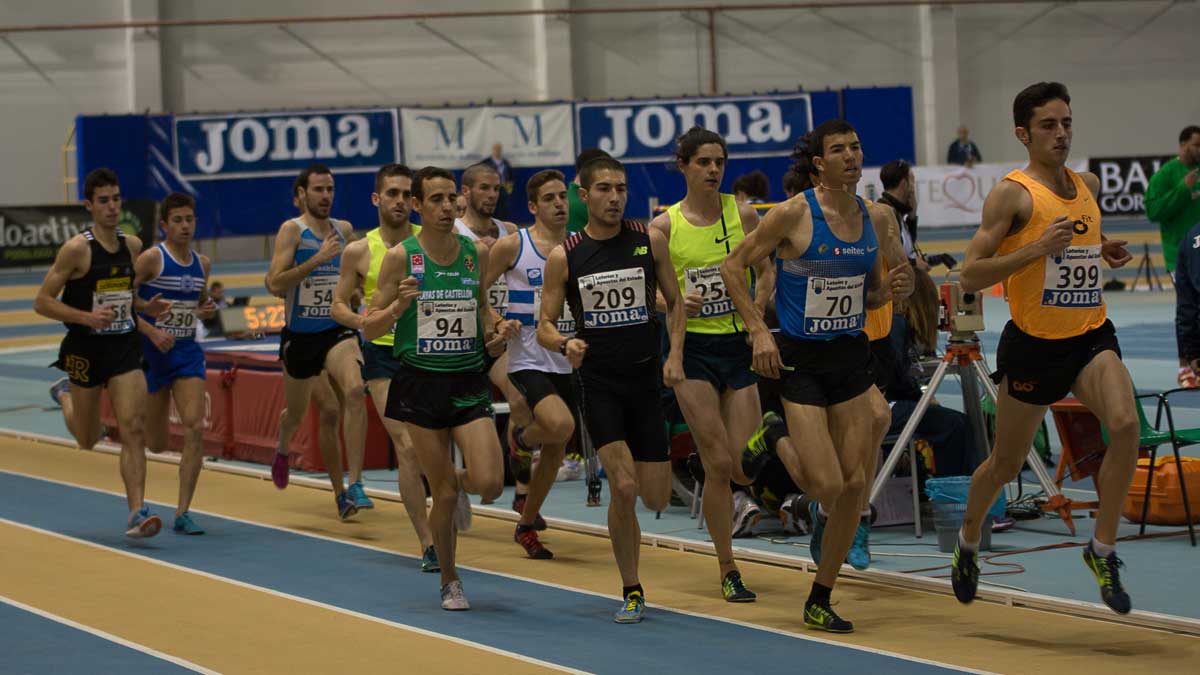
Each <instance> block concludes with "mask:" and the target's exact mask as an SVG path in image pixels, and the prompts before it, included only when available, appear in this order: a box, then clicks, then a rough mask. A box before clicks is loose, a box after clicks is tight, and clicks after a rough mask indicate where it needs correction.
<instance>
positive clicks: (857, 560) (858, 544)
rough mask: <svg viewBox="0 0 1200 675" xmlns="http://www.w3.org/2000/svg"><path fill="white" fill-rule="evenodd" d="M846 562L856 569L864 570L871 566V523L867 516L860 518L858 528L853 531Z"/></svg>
mask: <svg viewBox="0 0 1200 675" xmlns="http://www.w3.org/2000/svg"><path fill="white" fill-rule="evenodd" d="M846 562H848V563H850V566H851V567H853V568H854V569H856V570H865V569H867V568H868V567H870V566H871V523H870V520H869V519H867V518H860V519H859V521H858V529H857V530H855V532H854V541H853V542H852V543H851V544H850V551H849V552H848V553H847V554H846Z"/></svg>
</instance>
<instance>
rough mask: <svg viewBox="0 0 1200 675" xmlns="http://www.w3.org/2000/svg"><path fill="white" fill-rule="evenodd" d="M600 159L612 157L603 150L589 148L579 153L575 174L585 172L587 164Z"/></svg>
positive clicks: (576, 159)
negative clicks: (584, 168)
mask: <svg viewBox="0 0 1200 675" xmlns="http://www.w3.org/2000/svg"><path fill="white" fill-rule="evenodd" d="M600 157H612V155H610V154H608V153H607V152H605V151H603V150H601V149H600V148H587V149H586V150H584V151H583V152H581V153H579V156H577V157H576V158H575V173H579V172H580V171H583V167H584V165H585V164H587V163H588V162H590V161H592V160H593V159H598V158H600Z"/></svg>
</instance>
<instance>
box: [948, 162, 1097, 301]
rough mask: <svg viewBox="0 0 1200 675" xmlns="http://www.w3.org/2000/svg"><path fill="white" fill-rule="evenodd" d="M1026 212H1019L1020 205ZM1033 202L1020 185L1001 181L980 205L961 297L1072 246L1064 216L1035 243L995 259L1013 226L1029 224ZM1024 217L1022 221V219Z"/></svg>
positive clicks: (1071, 233)
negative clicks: (981, 205)
mask: <svg viewBox="0 0 1200 675" xmlns="http://www.w3.org/2000/svg"><path fill="white" fill-rule="evenodd" d="M1023 203H1024V205H1025V206H1026V207H1027V208H1024V209H1023V208H1022V205H1023ZM1031 210H1032V201H1031V200H1030V198H1029V193H1028V192H1026V191H1025V188H1024V187H1022V186H1021V185H1019V184H1017V183H1014V182H1013V181H1010V180H1005V181H1000V183H999V184H998V185H996V187H994V188H992V191H991V192H990V193H989V194H988V196H987V199H986V200H984V202H983V221H982V222H981V223H980V224H979V229H978V230H976V231H975V235H974V236H973V237H971V242H970V243H969V244H967V259H966V260H965V261H964V262H963V267H962V272H961V273H960V274H959V279H958V280H959V283H960V284H961V285H962V290H963V292H964V293H975V292H978V291H980V290H983V289H985V288H987V287H989V286H992V285H995V284H998V283H1000V282H1001V281H1004V280H1005V279H1007V278H1008V277H1009V275H1011V274H1013V273H1014V272H1016V271H1017V270H1019V269H1021V268H1022V267H1024V266H1026V265H1028V264H1029V263H1031V262H1033V261H1035V260H1037V259H1039V258H1042V257H1045V256H1047V255H1050V254H1051V253H1057V252H1058V251H1061V250H1063V249H1064V248H1066V247H1067V246H1068V245H1069V244H1070V243H1071V237H1072V236H1073V234H1074V233H1073V231H1072V228H1073V227H1074V226H1073V224H1072V222H1071V220H1070V219H1069V218H1067V217H1066V216H1063V217H1061V218H1059V219H1058V220H1056V221H1054V222H1053V223H1051V224H1050V225H1049V226H1047V227H1046V231H1045V232H1043V233H1042V236H1041V237H1040V238H1039V239H1038V240H1037V241H1033V242H1030V243H1028V244H1026V245H1025V246H1022V247H1021V248H1019V249H1017V250H1015V251H1013V252H1012V253H1009V254H1007V255H1000V256H998V255H996V251H997V250H999V249H1000V244H1001V243H1002V242H1003V241H1004V238H1005V237H1007V236H1008V234H1009V232H1010V231H1012V229H1013V226H1014V225H1018V224H1019V225H1021V226H1022V227H1023V226H1024V224H1025V223H1026V222H1027V221H1028V220H1029V215H1028V213H1022V211H1026V212H1031ZM1022 216H1023V217H1022Z"/></svg>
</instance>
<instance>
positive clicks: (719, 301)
mask: <svg viewBox="0 0 1200 675" xmlns="http://www.w3.org/2000/svg"><path fill="white" fill-rule="evenodd" d="M683 292H684V294H685V295H687V294H690V293H696V294H697V295H699V296H700V297H702V298H704V304H703V305H702V306H701V307H700V316H701V317H710V316H721V315H723V314H732V313H733V300H731V299H730V298H729V293H728V291H726V290H725V281H724V280H723V279H721V269H720V268H719V267H690V268H688V269H685V270H684V271H683Z"/></svg>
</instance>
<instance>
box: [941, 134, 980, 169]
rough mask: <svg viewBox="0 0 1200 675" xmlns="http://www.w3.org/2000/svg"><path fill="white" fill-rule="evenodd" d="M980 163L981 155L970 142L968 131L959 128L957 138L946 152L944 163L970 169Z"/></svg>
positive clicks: (977, 147)
mask: <svg viewBox="0 0 1200 675" xmlns="http://www.w3.org/2000/svg"><path fill="white" fill-rule="evenodd" d="M982 161H983V155H982V154H980V152H979V146H978V145H975V141H972V140H971V132H970V130H969V129H967V127H966V126H961V127H959V128H958V138H957V139H955V141H954V142H953V143H951V144H950V149H949V150H947V151H946V163H947V164H960V165H963V166H966V167H968V168H970V167H972V166H975V165H976V164H977V163H979V162H982Z"/></svg>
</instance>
